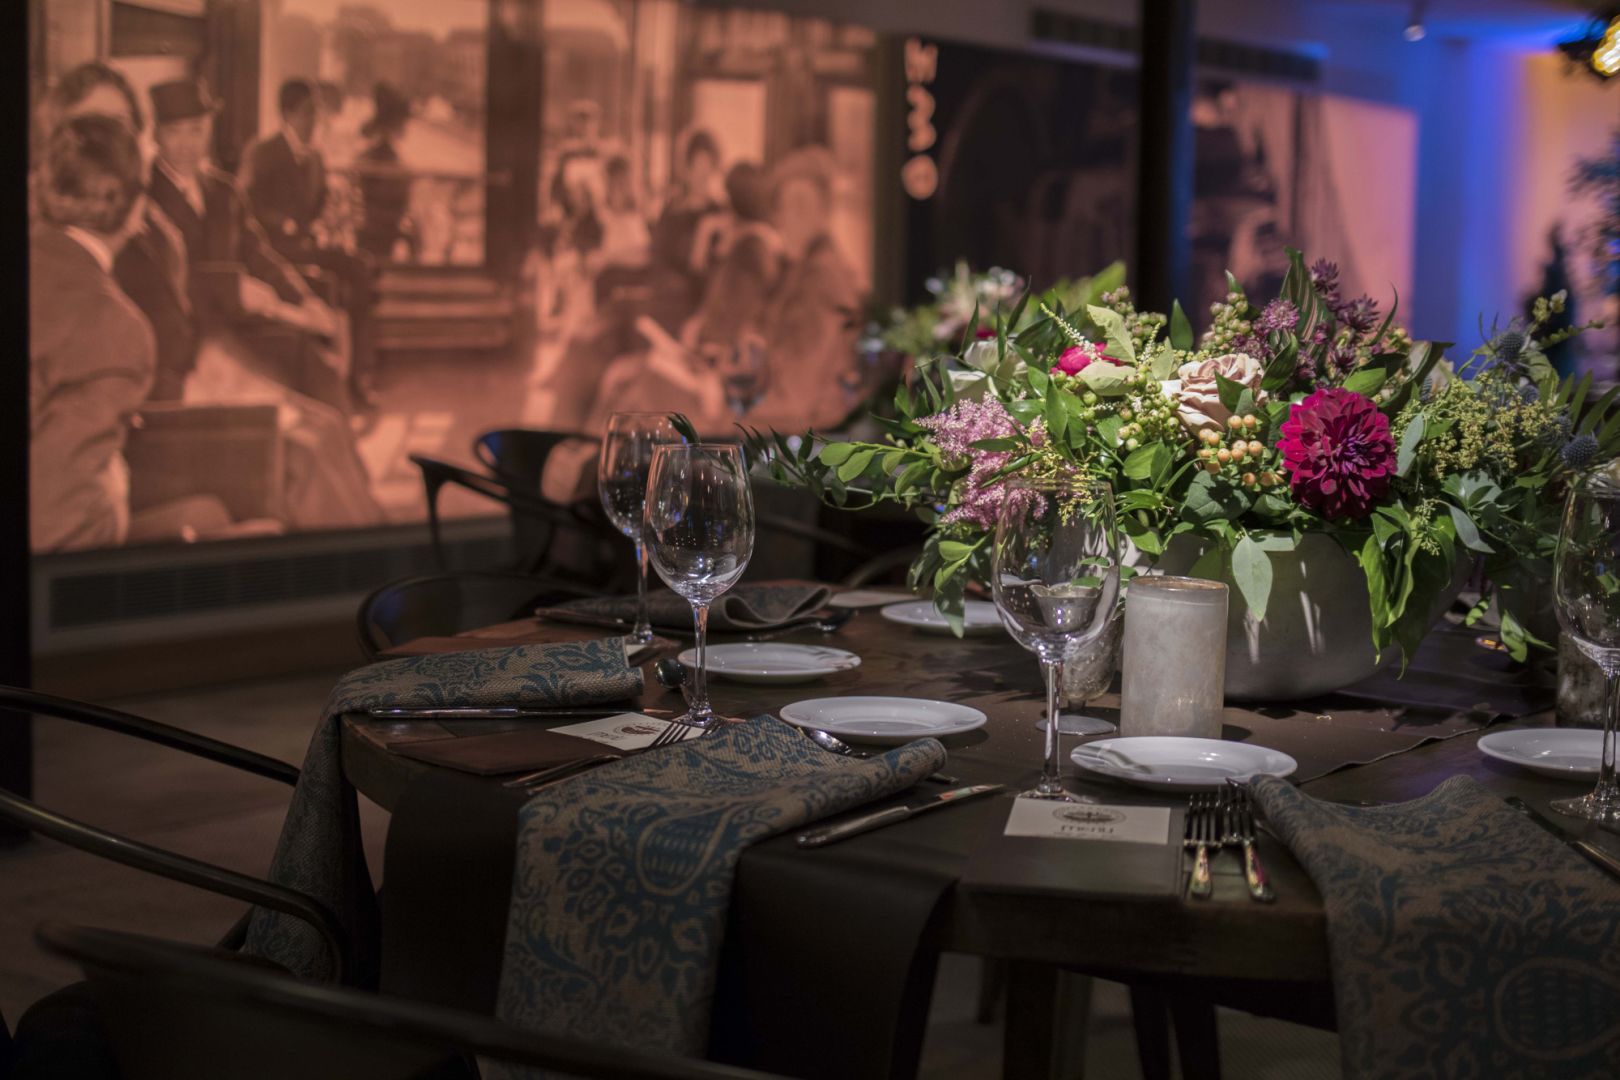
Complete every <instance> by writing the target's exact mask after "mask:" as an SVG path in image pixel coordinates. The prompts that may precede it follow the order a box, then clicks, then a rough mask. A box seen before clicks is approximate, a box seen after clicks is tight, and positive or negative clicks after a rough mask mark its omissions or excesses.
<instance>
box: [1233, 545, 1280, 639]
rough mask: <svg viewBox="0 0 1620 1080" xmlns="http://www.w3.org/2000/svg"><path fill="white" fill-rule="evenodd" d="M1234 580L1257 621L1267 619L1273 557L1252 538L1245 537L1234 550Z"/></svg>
mask: <svg viewBox="0 0 1620 1080" xmlns="http://www.w3.org/2000/svg"><path fill="white" fill-rule="evenodd" d="M1232 580H1233V581H1235V582H1237V587H1238V591H1239V592H1240V593H1242V594H1243V600H1244V602H1245V603H1247V604H1248V605H1249V612H1250V613H1251V614H1252V615H1253V616H1254V617H1255V618H1256V619H1264V618H1265V617H1266V604H1267V602H1268V601H1269V600H1270V599H1271V556H1270V555H1268V554H1266V552H1265V549H1264V548H1262V547H1261V546H1260V544H1259V543H1257V542H1256V541H1255V539H1254V537H1252V536H1248V535H1245V536H1244V537H1243V539H1241V540H1239V541H1238V543H1237V547H1235V548H1233V549H1232Z"/></svg>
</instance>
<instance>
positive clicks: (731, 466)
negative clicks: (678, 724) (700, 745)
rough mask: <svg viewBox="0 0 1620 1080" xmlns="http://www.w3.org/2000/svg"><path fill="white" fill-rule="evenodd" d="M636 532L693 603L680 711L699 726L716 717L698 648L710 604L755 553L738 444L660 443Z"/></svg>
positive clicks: (667, 579)
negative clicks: (690, 658)
mask: <svg viewBox="0 0 1620 1080" xmlns="http://www.w3.org/2000/svg"><path fill="white" fill-rule="evenodd" d="M643 535H644V536H645V537H646V542H647V547H648V552H649V556H650V561H651V563H652V566H653V569H654V570H656V571H658V576H659V577H660V578H662V579H663V582H664V584H665V585H668V586H669V587H670V588H671V589H672V590H674V591H675V592H676V593H678V594H679V595H681V596H684V597H685V598H686V599H687V601H688V602H689V603H690V604H691V605H692V621H693V624H694V627H695V629H696V632H697V641H696V652H697V671H696V672H695V677H694V679H693V683H692V696H691V700H690V702H689V703H688V705H687V712H686V715H684V716H682V717H680V718H679V719H680V720H681V721H682V722H684V723H688V724H697V725H700V726H706V725H708V724H711V723H713V722H714V720H715V719H716V717H715V715H714V710H713V709H712V708H710V706H709V692H708V682H707V664H706V657H705V654H704V650H705V647H706V644H707V641H708V632H709V605H710V604H711V603H713V602H714V600H715V598H716V597H718V596H720V594H722V593H724V592H725V591H726V590H727V589H729V588H731V587H732V586H733V585H735V584H736V583H737V579H738V578H740V577H742V575H743V571H744V570H746V569H747V568H748V560H749V559H750V558H751V557H752V556H753V553H754V495H753V490H752V488H750V486H749V481H748V468H747V466H746V464H745V463H744V461H743V456H742V448H741V447H739V446H736V445H734V444H722V443H697V444H687V445H682V446H670V445H664V446H659V447H658V448H657V449H656V450H655V451H654V452H653V460H652V469H651V471H650V472H649V473H648V476H647V501H646V510H645V523H644V525H643Z"/></svg>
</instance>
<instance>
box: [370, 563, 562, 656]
mask: <svg viewBox="0 0 1620 1080" xmlns="http://www.w3.org/2000/svg"><path fill="white" fill-rule="evenodd" d="M555 591H557V586H556V585H555V584H553V583H549V582H547V581H546V580H545V579H543V578H537V577H531V576H530V575H528V574H512V573H500V572H495V571H463V572H458V573H450V574H431V575H428V576H426V577H413V578H405V579H403V580H400V581H391V582H389V583H388V584H386V585H384V586H382V587H381V588H379V589H377V590H376V591H375V592H373V593H372V594H371V595H370V596H368V597H366V598H365V600H363V601H362V602H361V604H360V612H359V616H358V620H357V621H358V626H357V628H356V629H357V630H358V632H359V637H360V647H361V648H362V649H363V650H365V653H366V656H367V658H368V659H372V660H375V659H376V658H377V656H378V654H379V653H381V652H382V651H383V650H384V649H389V648H392V647H394V646H396V645H403V644H404V643H405V642H407V641H411V640H414V639H415V638H421V637H451V636H453V635H455V634H459V633H461V632H462V631H464V630H476V629H477V628H478V627H480V626H490V625H492V624H494V623H501V622H507V621H509V620H511V619H519V618H522V617H524V616H525V615H530V614H532V613H533V612H534V609H535V608H536V607H537V606H539V603H540V599H541V597H542V596H544V595H548V594H551V593H554V592H555Z"/></svg>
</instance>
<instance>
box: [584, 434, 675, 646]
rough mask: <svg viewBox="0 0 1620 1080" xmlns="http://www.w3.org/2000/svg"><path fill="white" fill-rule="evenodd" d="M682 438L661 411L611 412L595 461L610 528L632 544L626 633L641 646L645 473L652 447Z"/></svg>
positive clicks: (645, 631)
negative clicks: (632, 609)
mask: <svg viewBox="0 0 1620 1080" xmlns="http://www.w3.org/2000/svg"><path fill="white" fill-rule="evenodd" d="M682 441H683V440H682V439H681V436H680V433H679V432H677V431H676V430H675V428H674V426H673V425H671V424H670V422H669V417H668V416H666V415H665V414H664V413H647V412H619V413H614V414H613V415H612V416H611V417H609V418H608V426H607V434H605V435H604V436H603V437H602V455H601V457H599V458H598V459H597V465H596V491H597V494H598V495H600V496H601V498H602V509H603V510H605V511H607V516H608V520H609V521H611V522H613V527H614V528H616V529H618V530H619V531H620V532H621V533H623V534H624V535H625V536H627V537H629V538H630V540H631V541H632V542H633V543H634V544H635V545H636V628H635V629H634V630H632V631H630V638H631V640H633V641H635V642H637V643H638V644H641V645H645V644H646V643H647V642H649V641H651V640H652V639H653V632H652V624H651V622H649V620H648V618H647V544H646V541H645V540H644V539H643V537H642V519H643V517H644V515H643V513H642V508H643V504H644V503H645V502H646V499H647V471H648V469H649V468H651V466H652V458H653V450H654V448H656V447H658V446H660V445H663V444H665V443H679V442H682Z"/></svg>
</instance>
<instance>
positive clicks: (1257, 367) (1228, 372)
mask: <svg viewBox="0 0 1620 1080" xmlns="http://www.w3.org/2000/svg"><path fill="white" fill-rule="evenodd" d="M1176 374H1177V375H1179V376H1180V377H1181V378H1180V386H1179V387H1178V388H1177V390H1176V400H1177V403H1178V404H1177V409H1176V412H1177V414H1178V415H1179V416H1180V417H1181V422H1182V423H1183V424H1184V425H1186V427H1187V430H1188V431H1190V432H1192V433H1193V434H1195V435H1196V434H1197V433H1198V432H1200V431H1203V430H1205V429H1206V428H1207V429H1212V430H1217V431H1219V430H1221V429H1224V428H1225V427H1226V421H1227V419H1228V418H1229V417H1230V416H1231V415H1232V410H1230V409H1228V408H1227V407H1226V406H1225V405H1223V404H1221V389H1220V384H1219V383H1217V382H1216V381H1215V376H1217V375H1220V376H1222V377H1223V378H1227V379H1231V380H1232V381H1233V382H1235V383H1240V384H1242V385H1243V386H1246V387H1248V388H1249V390H1250V391H1251V392H1252V393H1253V394H1254V403H1255V404H1256V405H1258V404H1260V401H1261V393H1260V381H1261V379H1263V378H1265V374H1266V371H1265V368H1264V367H1262V366H1261V364H1260V361H1258V360H1256V359H1255V358H1254V357H1252V356H1249V355H1247V354H1245V353H1227V354H1226V355H1225V356H1214V357H1211V358H1210V359H1208V360H1199V361H1197V362H1195V363H1190V364H1182V365H1181V369H1180V370H1179V371H1177V372H1176ZM1166 389H1168V384H1166Z"/></svg>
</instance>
